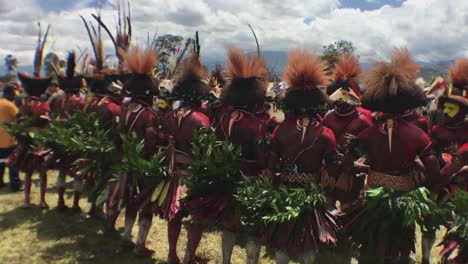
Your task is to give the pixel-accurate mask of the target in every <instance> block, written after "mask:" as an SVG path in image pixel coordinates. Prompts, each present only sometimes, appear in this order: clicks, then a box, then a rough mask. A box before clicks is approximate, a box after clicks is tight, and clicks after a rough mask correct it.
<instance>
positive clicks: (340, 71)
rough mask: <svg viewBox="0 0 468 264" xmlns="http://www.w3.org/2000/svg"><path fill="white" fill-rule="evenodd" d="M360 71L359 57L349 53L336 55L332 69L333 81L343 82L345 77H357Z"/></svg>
mask: <svg viewBox="0 0 468 264" xmlns="http://www.w3.org/2000/svg"><path fill="white" fill-rule="evenodd" d="M359 73H361V67H360V66H359V59H358V58H357V57H356V56H354V55H353V54H351V53H345V54H342V55H340V56H339V57H338V59H337V63H336V64H335V68H334V70H333V76H334V80H335V82H343V81H345V80H347V79H352V78H356V77H358V75H359Z"/></svg>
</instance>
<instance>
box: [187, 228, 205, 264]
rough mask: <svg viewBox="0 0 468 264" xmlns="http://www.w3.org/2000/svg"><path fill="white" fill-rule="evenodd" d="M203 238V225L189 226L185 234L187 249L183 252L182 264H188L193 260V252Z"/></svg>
mask: <svg viewBox="0 0 468 264" xmlns="http://www.w3.org/2000/svg"><path fill="white" fill-rule="evenodd" d="M202 236H203V225H202V224H200V223H193V224H191V225H190V227H189V230H188V234H187V237H188V238H187V249H186V250H185V257H184V261H183V264H189V263H191V262H192V261H193V259H194V258H195V252H196V251H197V247H198V245H199V244H200V240H201V238H202Z"/></svg>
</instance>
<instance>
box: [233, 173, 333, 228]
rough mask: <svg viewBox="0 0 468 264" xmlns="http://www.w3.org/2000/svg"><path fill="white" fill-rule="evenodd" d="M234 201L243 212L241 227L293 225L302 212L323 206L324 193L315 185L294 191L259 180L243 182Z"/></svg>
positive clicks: (311, 184) (293, 189)
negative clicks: (286, 223)
mask: <svg viewBox="0 0 468 264" xmlns="http://www.w3.org/2000/svg"><path fill="white" fill-rule="evenodd" d="M236 199H237V202H238V203H239V205H240V207H241V210H243V211H244V212H245V213H243V214H242V215H243V216H242V219H241V220H242V223H243V224H244V225H247V226H249V225H258V224H268V223H284V222H288V221H293V220H296V219H298V218H300V217H301V216H302V214H303V213H305V212H308V211H311V210H313V209H314V208H317V207H324V206H325V205H326V201H325V197H324V195H323V192H322V191H321V190H320V188H319V187H318V186H317V185H316V184H314V183H309V184H305V185H303V186H302V187H297V188H293V187H289V186H287V185H283V184H280V185H273V184H271V183H269V182H267V181H265V180H261V179H259V180H254V181H249V182H245V184H244V185H243V186H242V187H241V188H239V190H238V192H237V194H236Z"/></svg>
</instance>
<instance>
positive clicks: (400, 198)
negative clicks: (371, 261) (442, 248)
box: [352, 187, 451, 245]
mask: <svg viewBox="0 0 468 264" xmlns="http://www.w3.org/2000/svg"><path fill="white" fill-rule="evenodd" d="M364 203H365V205H366V208H365V210H364V212H363V214H362V215H361V217H360V218H359V220H358V221H359V222H358V223H356V224H355V225H354V228H353V230H352V236H353V239H354V240H355V241H359V242H361V243H363V244H370V245H372V244H374V243H376V241H375V239H376V236H377V234H378V235H380V236H385V237H387V238H388V241H392V242H395V243H398V242H399V241H401V240H402V238H401V236H402V235H411V234H409V232H410V231H411V230H413V228H414V227H415V225H419V226H421V228H422V229H423V230H434V229H436V228H438V226H439V225H443V224H445V223H446V222H447V221H448V220H449V219H450V218H451V210H450V208H447V207H445V208H444V207H441V206H440V205H439V204H438V203H437V202H436V201H434V200H433V199H432V198H431V197H430V193H429V191H428V190H427V189H426V188H424V187H421V188H418V189H415V190H413V191H410V192H398V191H395V190H393V189H389V188H386V187H377V188H373V189H370V190H368V191H367V193H366V197H365V198H364Z"/></svg>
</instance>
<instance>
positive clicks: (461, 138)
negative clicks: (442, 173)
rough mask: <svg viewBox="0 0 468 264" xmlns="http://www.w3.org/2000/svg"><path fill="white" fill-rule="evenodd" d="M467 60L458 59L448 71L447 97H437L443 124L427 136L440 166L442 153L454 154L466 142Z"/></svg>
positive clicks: (467, 140) (443, 162)
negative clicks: (443, 120)
mask: <svg viewBox="0 0 468 264" xmlns="http://www.w3.org/2000/svg"><path fill="white" fill-rule="evenodd" d="M467 70H468V59H459V60H457V61H456V63H455V65H454V66H453V67H452V68H450V70H449V77H450V80H451V82H452V84H451V85H450V87H449V90H448V95H446V96H441V97H439V100H438V107H439V109H443V112H444V116H445V118H444V119H445V122H444V124H442V125H437V126H434V127H433V128H432V129H431V131H430V133H429V135H430V137H431V139H432V142H433V144H434V148H435V150H436V151H437V154H438V155H439V159H440V161H441V164H442V166H443V165H445V163H446V162H445V161H444V160H443V153H449V154H451V153H455V152H456V150H457V149H458V148H459V147H460V146H461V145H462V144H464V143H466V142H468V122H467V121H466V119H467V118H466V117H467V114H468V111H467V110H466V109H467V97H468V95H467V94H468V91H467V89H466V86H467V85H468V74H467Z"/></svg>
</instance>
